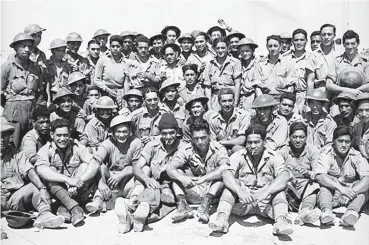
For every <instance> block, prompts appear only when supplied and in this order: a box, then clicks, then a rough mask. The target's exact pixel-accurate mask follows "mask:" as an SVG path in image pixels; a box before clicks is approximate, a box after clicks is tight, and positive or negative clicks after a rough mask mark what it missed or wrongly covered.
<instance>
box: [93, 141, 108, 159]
mask: <svg viewBox="0 0 369 245" xmlns="http://www.w3.org/2000/svg"><path fill="white" fill-rule="evenodd" d="M109 143H110V140H109V139H107V140H105V141H103V142H102V143H101V144H100V145H99V147H98V148H97V152H96V153H95V154H94V158H95V159H96V161H98V162H99V163H100V164H102V163H104V162H105V161H106V159H107V157H108V154H109V153H110V152H111V147H112V145H111V143H110V144H109Z"/></svg>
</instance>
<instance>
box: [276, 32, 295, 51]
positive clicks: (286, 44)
mask: <svg viewBox="0 0 369 245" xmlns="http://www.w3.org/2000/svg"><path fill="white" fill-rule="evenodd" d="M279 36H280V37H281V55H282V56H287V55H290V54H291V51H292V50H291V46H292V42H291V41H292V37H291V34H289V33H288V32H283V33H281V34H280V35H279ZM292 36H293V35H292Z"/></svg>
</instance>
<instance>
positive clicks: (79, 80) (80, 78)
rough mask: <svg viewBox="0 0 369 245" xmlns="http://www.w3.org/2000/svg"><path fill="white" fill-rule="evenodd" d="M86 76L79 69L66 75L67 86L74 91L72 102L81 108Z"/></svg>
mask: <svg viewBox="0 0 369 245" xmlns="http://www.w3.org/2000/svg"><path fill="white" fill-rule="evenodd" d="M86 85H87V77H86V76H85V75H83V74H82V73H81V72H79V71H75V72H73V73H71V74H70V75H69V77H68V83H67V88H68V89H69V90H70V91H71V92H72V93H74V95H75V96H74V103H76V104H77V106H79V107H80V108H81V109H82V107H83V104H84V103H85V100H86V94H85V88H86Z"/></svg>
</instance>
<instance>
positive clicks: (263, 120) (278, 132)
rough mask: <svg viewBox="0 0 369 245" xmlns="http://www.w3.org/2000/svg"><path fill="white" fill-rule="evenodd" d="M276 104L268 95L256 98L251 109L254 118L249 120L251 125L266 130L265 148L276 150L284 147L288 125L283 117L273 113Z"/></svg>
mask: <svg viewBox="0 0 369 245" xmlns="http://www.w3.org/2000/svg"><path fill="white" fill-rule="evenodd" d="M276 105H278V102H277V101H276V100H275V99H274V98H273V96H271V95H269V94H262V95H260V96H259V97H256V99H255V100H254V102H253V103H252V106H251V108H252V109H255V110H256V116H255V117H253V118H251V122H250V123H251V125H262V126H263V127H265V128H266V137H265V139H264V140H263V141H264V142H265V147H266V148H268V149H270V150H273V151H274V150H277V149H279V148H281V147H282V146H284V145H285V144H286V142H287V137H288V123H287V120H286V118H285V117H283V116H280V115H279V114H277V113H275V112H274V107H275V106H276Z"/></svg>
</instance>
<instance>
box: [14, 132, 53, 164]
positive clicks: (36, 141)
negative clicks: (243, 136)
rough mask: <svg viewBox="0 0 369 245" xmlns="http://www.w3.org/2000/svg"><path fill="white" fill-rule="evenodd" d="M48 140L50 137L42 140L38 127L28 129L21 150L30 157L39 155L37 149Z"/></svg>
mask: <svg viewBox="0 0 369 245" xmlns="http://www.w3.org/2000/svg"><path fill="white" fill-rule="evenodd" d="M47 140H49V137H48V138H47V139H46V140H42V139H41V138H40V136H39V135H38V133H37V131H36V129H32V130H30V131H28V133H26V135H24V137H23V139H22V143H21V146H20V150H21V151H23V153H24V154H25V155H26V157H27V158H28V159H29V158H31V157H34V156H36V155H37V151H38V150H39V149H40V148H41V147H42V146H43V145H45V144H46V143H47Z"/></svg>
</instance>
